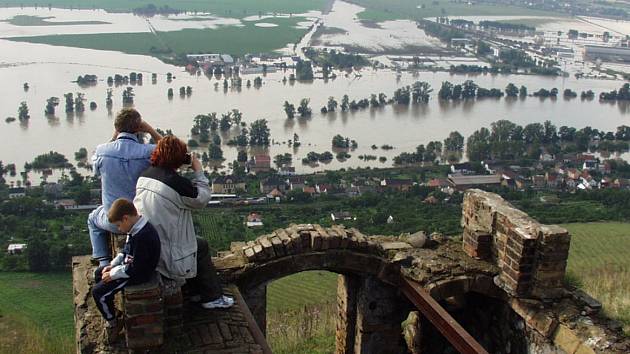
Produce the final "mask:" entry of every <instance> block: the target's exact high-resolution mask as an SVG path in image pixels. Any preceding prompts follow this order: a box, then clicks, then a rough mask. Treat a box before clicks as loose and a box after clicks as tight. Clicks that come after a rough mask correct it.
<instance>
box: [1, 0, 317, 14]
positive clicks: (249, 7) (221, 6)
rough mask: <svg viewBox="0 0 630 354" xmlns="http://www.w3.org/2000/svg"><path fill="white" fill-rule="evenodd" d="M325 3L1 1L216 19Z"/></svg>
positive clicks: (246, 0)
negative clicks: (159, 10) (164, 10)
mask: <svg viewBox="0 0 630 354" xmlns="http://www.w3.org/2000/svg"><path fill="white" fill-rule="evenodd" d="M327 2H328V1H327V0H265V1H260V0H178V1H169V0H135V1H129V0H107V1H104V0H100V1H94V0H46V1H39V0H4V1H2V2H1V3H0V5H1V6H3V7H7V6H10V7H16V6H30V7H33V6H37V5H39V7H42V5H45V6H46V7H48V6H49V5H50V6H52V7H56V8H74V9H105V10H107V11H111V12H130V11H131V10H133V9H135V8H139V7H144V6H146V5H149V4H153V5H155V6H157V7H163V6H169V7H170V8H172V9H177V10H182V11H203V12H212V13H214V14H216V15H219V16H228V17H239V18H240V17H246V16H250V15H257V14H258V13H259V12H262V13H273V12H277V13H294V14H295V13H304V12H307V11H309V10H322V9H323V8H324V6H325V4H326V3H327Z"/></svg>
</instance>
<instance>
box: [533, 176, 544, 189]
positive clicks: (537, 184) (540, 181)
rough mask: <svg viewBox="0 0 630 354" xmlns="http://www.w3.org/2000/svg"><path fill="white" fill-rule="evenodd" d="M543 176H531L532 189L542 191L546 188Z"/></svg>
mask: <svg viewBox="0 0 630 354" xmlns="http://www.w3.org/2000/svg"><path fill="white" fill-rule="evenodd" d="M546 184H547V183H546V181H545V176H543V175H535V176H532V188H535V189H543V188H545V186H546Z"/></svg>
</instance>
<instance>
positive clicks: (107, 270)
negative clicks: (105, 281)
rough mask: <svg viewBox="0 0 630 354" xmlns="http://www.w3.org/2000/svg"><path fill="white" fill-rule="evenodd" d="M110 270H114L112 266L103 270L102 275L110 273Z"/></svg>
mask: <svg viewBox="0 0 630 354" xmlns="http://www.w3.org/2000/svg"><path fill="white" fill-rule="evenodd" d="M110 270H112V266H110V265H108V266H107V267H105V268H103V271H102V272H101V275H103V274H105V273H106V272H109V271H110Z"/></svg>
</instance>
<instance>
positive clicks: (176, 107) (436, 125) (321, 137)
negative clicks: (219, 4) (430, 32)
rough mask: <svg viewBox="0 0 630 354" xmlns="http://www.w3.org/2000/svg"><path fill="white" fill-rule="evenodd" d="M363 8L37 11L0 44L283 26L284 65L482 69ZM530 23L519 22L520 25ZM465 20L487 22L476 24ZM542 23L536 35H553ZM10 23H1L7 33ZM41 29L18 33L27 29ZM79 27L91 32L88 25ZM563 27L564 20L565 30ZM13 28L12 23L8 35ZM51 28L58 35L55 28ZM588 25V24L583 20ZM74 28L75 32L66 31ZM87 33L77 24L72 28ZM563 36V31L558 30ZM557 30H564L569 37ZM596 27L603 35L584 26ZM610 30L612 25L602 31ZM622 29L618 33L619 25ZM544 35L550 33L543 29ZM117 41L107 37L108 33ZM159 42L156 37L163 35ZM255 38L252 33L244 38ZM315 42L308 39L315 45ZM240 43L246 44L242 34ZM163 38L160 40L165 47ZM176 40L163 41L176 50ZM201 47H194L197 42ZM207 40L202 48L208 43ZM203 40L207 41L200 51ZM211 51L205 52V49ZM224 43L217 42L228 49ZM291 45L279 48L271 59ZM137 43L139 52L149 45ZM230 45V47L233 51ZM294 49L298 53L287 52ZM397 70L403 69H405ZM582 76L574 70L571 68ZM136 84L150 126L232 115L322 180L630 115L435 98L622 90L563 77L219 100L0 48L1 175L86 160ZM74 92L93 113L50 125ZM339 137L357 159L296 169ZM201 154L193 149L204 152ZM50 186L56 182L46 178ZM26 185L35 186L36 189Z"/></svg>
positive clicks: (372, 78) (352, 84) (609, 109)
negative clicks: (466, 90) (401, 101)
mask: <svg viewBox="0 0 630 354" xmlns="http://www.w3.org/2000/svg"><path fill="white" fill-rule="evenodd" d="M361 11H363V9H362V8H361V7H359V6H357V5H353V4H350V3H348V2H343V1H336V2H335V3H334V4H333V7H332V10H331V11H330V12H327V13H326V14H322V13H321V12H319V11H311V12H307V13H304V14H302V15H300V16H299V17H298V16H297V15H294V16H290V15H287V14H285V15H282V14H280V15H267V14H261V15H260V16H252V15H249V16H245V17H242V18H230V17H218V16H214V15H212V14H208V13H196V14H186V15H177V16H169V17H162V16H156V17H153V18H151V19H149V20H147V19H145V18H141V17H137V16H134V15H132V14H125V13H108V12H105V11H103V10H81V11H78V10H63V9H52V10H48V9H47V8H46V9H42V8H39V9H37V10H35V9H23V10H22V9H7V8H3V9H0V21H1V22H0V37H5V38H6V37H13V36H39V35H42V34H51V33H66V34H68V35H72V34H75V33H81V34H80V35H81V36H86V35H89V34H90V33H91V34H92V35H99V34H108V35H109V36H113V37H112V38H113V39H116V40H120V38H122V37H121V36H122V34H119V33H115V32H116V31H121V32H125V35H132V34H134V33H135V34H136V35H143V36H145V35H146V36H152V33H153V31H156V30H157V31H160V32H159V33H166V34H169V33H178V31H199V30H200V27H203V30H207V31H210V32H212V31H214V30H213V28H215V27H216V28H217V30H220V31H225V30H226V29H230V28H232V29H233V31H234V32H235V33H240V32H238V31H239V29H243V28H244V27H241V26H245V28H249V29H251V28H258V29H259V30H260V31H273V30H275V29H277V26H278V25H279V24H281V25H283V26H285V25H287V24H292V26H295V27H299V28H301V31H302V33H306V35H304V36H303V38H302V40H301V42H300V43H298V44H297V45H293V44H290V45H287V46H286V48H285V49H284V51H285V52H286V53H288V54H291V53H299V52H300V48H301V47H303V46H308V45H309V44H312V43H318V44H321V45H324V46H333V47H339V46H342V47H343V46H345V47H353V48H354V47H360V48H362V50H364V51H367V52H370V51H376V52H378V51H394V52H396V51H398V50H400V49H401V48H405V47H424V48H428V49H427V52H428V53H424V54H423V53H421V55H420V58H421V60H422V61H423V62H426V63H434V64H435V65H436V66H438V67H442V68H445V67H449V66H450V65H457V64H461V63H466V64H477V65H484V63H483V62H480V61H478V60H477V59H475V58H473V57H449V56H439V55H436V54H434V53H431V50H432V49H438V50H439V49H440V48H442V44H440V43H439V42H438V41H436V40H435V39H431V38H429V37H427V36H426V35H425V34H424V32H422V31H421V30H419V29H418V28H417V27H416V26H415V24H414V23H413V22H411V21H402V20H397V21H385V22H381V23H379V24H378V25H374V24H372V25H369V26H368V27H366V23H365V22H361V21H360V20H359V19H358V17H359V16H358V14H360V13H361ZM15 16H30V17H26V18H22V19H21V20H20V21H22V23H21V24H20V23H18V24H16V23H15ZM523 17H525V18H526V17H527V16H520V17H519V18H523ZM512 18H513V17H496V18H494V19H512ZM471 19H475V20H479V19H488V17H481V16H477V17H474V18H471ZM543 20H545V19H544V18H543V19H540V18H539V23H541V24H542V26H547V25H548V26H555V24H554V21H553V20H551V19H547V20H549V22H546V20H545V21H543ZM7 21H8V22H7ZM29 21H30V23H31V24H32V23H36V24H38V25H24V23H25V22H26V23H29ZM86 21H94V22H98V23H91V24H85V22H86ZM313 21H316V22H317V23H318V24H319V23H323V25H322V26H323V28H326V29H327V30H324V31H323V32H320V33H319V34H318V33H317V31H316V27H315V28H313V29H312V30H310V31H308V33H307V31H306V29H307V28H309V27H310V26H311V25H312V24H313ZM563 21H566V19H563ZM11 22H14V23H13V24H12V23H11ZM54 22H56V23H57V24H52V23H54ZM591 22H593V20H591ZM70 23H74V24H70ZM77 23H83V24H77ZM565 25H566V24H565ZM565 25H563V26H565ZM588 25H589V26H595V27H598V26H600V25H603V24H588ZM606 25H607V26H609V25H611V24H609V23H607V24H606ZM616 26H618V27H619V26H622V24H616ZM550 28H551V27H550ZM112 31H113V32H112ZM162 31H164V32H162ZM249 33H251V32H248V34H249ZM314 34H315V36H313V35H314ZM241 35H242V34H241ZM250 37H251V38H249V40H253V41H257V37H253V36H250ZM163 38H168V37H163ZM174 38H175V37H173V38H171V39H172V40H173V41H175V39H174ZM199 38H201V37H199ZM203 38H206V39H207V38H208V37H207V36H205V37H203ZM208 41H209V40H208ZM210 42H212V41H210ZM224 42H225V41H224ZM287 42H289V41H288V40H287V41H285V42H282V41H280V44H279V45H278V48H282V47H283V46H284V45H285V44H284V43H287ZM130 43H136V45H138V46H142V45H148V44H147V43H138V42H130ZM232 44H234V43H232ZM295 48H297V50H295ZM374 58H375V59H376V60H378V61H379V62H381V63H384V64H386V65H391V64H392V60H403V61H404V60H405V59H409V58H408V57H404V56H402V57H396V56H395V55H393V56H392V55H389V56H388V55H383V54H381V55H380V56H376V57H374ZM572 65H574V66H575V67H576V69H575V70H587V69H588V64H585V63H583V62H582V63H580V62H578V61H577V60H576V61H575V63H573V64H572ZM403 66H404V65H403ZM579 66H581V67H579ZM132 71H133V72H141V73H143V74H144V82H143V83H142V84H141V85H140V84H136V85H134V86H132V87H133V89H134V93H135V95H136V96H135V102H134V103H135V107H136V108H137V109H138V110H139V111H140V112H141V113H142V114H143V116H144V117H145V119H147V120H148V121H149V122H150V123H151V124H153V125H154V126H156V127H159V128H161V129H164V130H166V129H172V130H173V132H174V133H175V134H176V135H178V136H179V137H181V138H183V139H185V140H188V138H189V137H190V128H191V126H192V124H193V118H194V117H195V116H196V115H198V114H207V113H210V112H217V113H218V114H219V115H220V114H221V113H225V112H227V111H229V110H232V109H239V110H240V111H242V112H243V114H244V116H243V119H244V121H246V122H248V123H249V122H252V121H254V120H256V119H260V118H264V119H267V120H268V122H269V127H270V129H271V135H272V139H273V144H272V145H271V146H270V147H268V148H264V149H255V150H251V151H248V152H249V153H250V154H251V153H259V152H264V153H268V154H270V155H271V156H274V155H277V154H281V153H285V152H290V153H292V154H294V166H296V168H297V170H298V171H300V172H310V171H314V170H323V169H337V168H342V167H359V166H390V165H391V164H392V158H393V157H394V156H396V155H398V154H400V153H401V152H404V151H412V150H414V149H415V146H417V145H418V144H426V143H427V142H428V141H431V140H442V139H444V138H445V137H446V136H447V135H448V134H449V133H450V132H451V131H453V130H458V131H460V132H461V133H462V134H464V135H465V136H467V135H469V134H470V133H472V132H473V131H474V130H476V129H478V128H479V127H482V126H488V125H489V124H490V123H491V122H493V121H496V120H499V119H509V120H512V121H514V122H516V123H519V124H523V125H524V124H527V123H531V122H543V121H544V120H547V119H548V120H551V121H552V122H553V123H554V124H556V125H557V126H560V125H571V126H575V127H578V128H579V127H583V126H586V125H590V126H593V127H596V128H599V129H606V130H613V129H615V128H616V127H617V126H619V125H622V124H630V114H628V107H627V106H626V105H618V104H601V103H599V102H597V100H595V101H591V102H588V101H580V100H579V99H578V100H571V101H565V100H564V99H562V98H559V99H557V100H540V99H537V98H532V97H530V98H527V99H524V100H517V101H508V100H505V99H500V100H494V99H486V100H477V101H467V102H456V103H453V102H449V103H444V102H439V101H438V100H437V98H436V93H437V91H438V90H439V87H440V85H441V82H443V81H446V80H448V81H451V82H453V83H461V82H463V81H465V80H467V79H472V80H474V81H475V82H476V83H478V84H479V85H480V86H482V87H486V88H500V89H503V88H504V87H505V86H506V85H507V84H508V83H510V82H513V83H515V84H517V85H525V86H527V87H528V88H529V91H530V92H533V91H536V90H538V89H540V88H547V89H551V88H553V87H556V88H558V89H559V90H560V91H562V90H564V89H565V88H570V89H573V90H575V91H577V92H580V91H582V90H589V89H590V90H593V91H595V92H596V94H598V93H599V92H601V91H610V90H613V89H617V88H619V87H620V86H621V85H622V84H623V82H622V81H615V80H576V79H575V78H573V76H571V77H569V78H561V77H558V78H552V77H539V76H523V75H521V76H492V75H480V76H465V75H450V74H448V73H444V72H440V73H431V72H422V73H419V74H417V75H412V74H410V73H403V74H402V75H398V74H397V73H396V72H394V71H390V70H379V71H374V70H371V69H364V70H362V71H361V72H360V73H351V74H348V75H346V73H342V72H337V78H336V79H335V80H330V81H328V82H324V81H323V80H315V81H313V82H303V83H300V82H297V83H294V84H290V83H288V82H287V83H284V82H283V78H284V77H285V76H286V77H288V76H289V74H291V71H288V72H286V73H285V72H281V71H280V72H276V73H272V74H269V75H267V76H266V77H264V79H263V85H262V87H261V88H259V89H255V88H253V87H252V88H247V87H246V85H245V82H246V81H247V80H251V81H253V80H254V78H255V77H256V75H245V76H244V77H243V79H244V84H243V87H242V89H241V90H232V89H228V90H226V91H224V90H223V88H222V87H223V85H222V83H223V78H221V79H220V80H218V79H217V78H215V77H211V78H208V77H206V76H204V75H190V74H188V73H186V72H184V71H183V69H182V68H181V67H175V66H172V65H167V64H164V63H163V62H161V61H159V60H157V59H155V58H152V57H150V56H145V55H131V54H123V53H121V52H119V51H106V50H92V49H80V48H72V47H66V46H51V45H46V44H34V43H25V42H14V41H10V40H2V39H0V77H2V78H3V85H2V86H0V97H2V105H0V118H1V120H0V125H1V126H2V128H1V129H0V139H2V140H4V141H9V142H10V143H9V144H5V145H3V148H2V149H1V150H0V160H2V161H3V162H4V163H5V164H7V163H16V165H17V166H18V168H19V169H21V167H22V166H23V165H24V163H25V162H28V161H31V160H32V158H33V157H34V156H36V155H38V154H42V153H46V152H48V151H51V150H54V151H58V152H61V153H63V154H64V155H66V156H67V157H68V158H69V159H70V160H73V156H74V152H76V151H77V150H78V149H79V148H81V147H86V148H87V149H88V150H89V151H92V150H93V148H94V147H95V146H96V145H97V144H99V143H102V142H104V141H107V140H108V139H109V138H110V136H111V131H112V124H113V117H114V116H115V114H116V112H117V111H118V110H119V109H120V108H121V107H122V97H121V96H122V91H123V90H124V88H125V87H123V86H120V87H112V89H113V99H114V105H113V108H112V110H111V111H108V110H107V108H106V107H105V98H106V91H107V89H108V88H109V87H108V85H107V83H106V79H107V77H108V76H113V75H115V74H121V75H128V74H129V73H130V72H132ZM168 72H171V73H173V74H174V76H175V77H176V78H175V79H174V80H173V81H172V82H171V83H168V82H167V81H166V74H167V73H168ZM152 73H156V74H158V80H157V82H156V83H155V84H153V83H152V82H151V78H150V77H151V74H152ZM85 74H94V75H97V76H98V79H99V81H98V83H97V84H96V85H95V86H90V87H79V86H78V85H77V84H76V83H75V82H73V81H75V80H76V78H77V76H79V75H85ZM418 80H422V81H427V82H429V83H430V84H431V85H432V87H433V89H434V93H433V97H432V98H431V100H430V102H429V103H428V104H426V105H418V106H410V107H400V106H395V105H390V106H387V107H384V108H379V109H365V110H361V111H356V112H347V113H341V112H335V113H329V114H321V113H319V112H320V108H321V107H322V106H323V105H325V103H326V102H327V100H328V97H330V96H333V97H335V98H336V99H337V101H341V98H342V96H343V95H345V94H347V95H349V96H350V99H351V100H352V99H357V100H359V99H363V98H369V97H370V95H371V94H378V93H381V92H382V93H385V94H386V95H387V96H389V97H391V96H392V94H393V92H394V91H395V90H396V89H397V88H400V87H402V86H405V85H410V84H412V83H413V82H415V81H418ZM25 82H27V83H28V84H29V86H30V89H29V90H28V91H25V90H24V89H23V88H22V86H23V84H24V83H25ZM186 86H191V87H192V90H193V93H192V95H191V96H190V97H185V98H180V97H179V95H178V94H177V93H178V91H179V88H180V87H186ZM169 88H172V89H173V90H174V91H175V97H173V98H172V99H170V100H169V99H168V97H167V91H168V89H169ZM68 92H72V93H75V94H76V93H77V92H82V93H84V94H85V98H86V99H87V101H86V107H89V104H90V103H91V102H92V101H93V102H95V103H96V104H97V108H96V109H94V110H90V109H89V108H88V109H87V110H86V111H85V112H84V113H82V114H76V115H75V114H71V115H67V114H66V113H65V112H64V109H63V102H62V104H61V105H60V106H59V107H57V113H56V116H55V117H54V118H52V119H49V118H47V117H46V116H45V115H44V106H45V104H46V100H47V99H48V98H50V97H59V98H61V99H62V100H63V95H64V94H65V93H68ZM302 98H308V99H310V106H311V108H312V110H313V115H312V116H311V117H310V118H296V119H292V120H288V119H287V118H286V116H285V113H284V111H283V103H284V102H285V101H288V102H290V103H293V104H295V105H298V104H299V101H300V100H301V99H302ZM22 101H25V102H27V104H28V107H29V109H30V115H31V119H30V120H29V121H28V122H27V123H24V124H21V123H20V122H13V123H5V122H4V119H5V118H6V117H15V116H17V109H18V106H19V104H20V102H22ZM238 134H239V130H238V128H234V129H232V130H231V131H230V132H226V133H222V135H221V138H222V142H223V151H224V157H225V162H224V164H223V166H222V167H221V168H222V169H226V168H227V164H228V163H229V162H232V161H234V160H235V159H236V156H237V149H236V148H234V147H229V146H227V145H226V144H225V143H226V142H227V141H228V140H229V139H230V137H232V136H235V135H238ZM294 134H298V136H299V138H300V140H301V142H302V146H301V147H300V148H299V149H295V150H294V149H293V148H290V147H289V146H288V145H287V144H286V141H287V140H289V139H292V138H293V135H294ZM336 134H341V135H343V136H344V137H348V138H350V139H354V140H356V141H357V142H358V143H359V147H358V148H357V149H356V150H355V151H351V152H350V154H351V155H352V157H351V158H349V159H348V160H346V161H343V162H342V161H338V160H336V159H335V160H333V161H332V162H330V163H328V164H320V165H318V166H308V165H302V164H301V159H302V158H304V157H305V156H306V155H307V154H308V153H309V152H311V151H315V152H320V153H321V152H324V151H329V150H331V140H332V137H333V136H334V135H336ZM384 144H388V145H392V146H394V147H395V148H394V149H393V150H388V151H386V150H381V149H380V148H379V149H376V150H373V149H372V148H371V146H372V145H376V146H381V145H384ZM205 149H207V147H204V146H202V147H200V148H198V149H197V151H198V152H203V151H205ZM360 155H374V156H377V157H381V156H382V157H386V158H387V160H386V162H379V161H378V160H375V161H364V160H361V159H359V158H358V157H359V156H360ZM53 177H55V176H53ZM32 180H35V179H34V178H33V179H32Z"/></svg>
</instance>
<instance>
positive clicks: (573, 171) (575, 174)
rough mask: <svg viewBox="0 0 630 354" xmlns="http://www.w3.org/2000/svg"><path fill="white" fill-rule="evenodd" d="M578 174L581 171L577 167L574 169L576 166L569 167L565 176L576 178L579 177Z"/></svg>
mask: <svg viewBox="0 0 630 354" xmlns="http://www.w3.org/2000/svg"><path fill="white" fill-rule="evenodd" d="M580 175H581V172H580V171H578V169H576V168H569V169H567V178H569V179H574V180H576V179H578V178H580Z"/></svg>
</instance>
